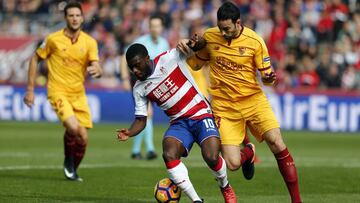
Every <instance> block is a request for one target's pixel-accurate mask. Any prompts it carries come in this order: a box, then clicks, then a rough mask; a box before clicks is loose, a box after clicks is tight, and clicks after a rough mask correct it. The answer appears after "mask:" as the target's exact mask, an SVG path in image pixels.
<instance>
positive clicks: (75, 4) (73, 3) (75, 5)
mask: <svg viewBox="0 0 360 203" xmlns="http://www.w3.org/2000/svg"><path fill="white" fill-rule="evenodd" d="M69 8H78V9H80V11H81V14H82V13H83V11H82V8H81V4H80V3H79V2H77V1H70V2H68V3H67V4H66V6H65V8H64V16H66V15H67V10H68V9H69Z"/></svg>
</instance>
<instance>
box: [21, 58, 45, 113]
mask: <svg viewBox="0 0 360 203" xmlns="http://www.w3.org/2000/svg"><path fill="white" fill-rule="evenodd" d="M40 60H41V58H40V57H39V56H38V55H37V54H36V53H34V55H33V56H32V57H31V60H30V63H29V70H28V82H27V87H26V93H25V96H24V103H25V104H26V105H27V106H28V107H32V106H33V105H34V100H35V95H34V88H35V77H36V69H37V65H38V63H39V61H40Z"/></svg>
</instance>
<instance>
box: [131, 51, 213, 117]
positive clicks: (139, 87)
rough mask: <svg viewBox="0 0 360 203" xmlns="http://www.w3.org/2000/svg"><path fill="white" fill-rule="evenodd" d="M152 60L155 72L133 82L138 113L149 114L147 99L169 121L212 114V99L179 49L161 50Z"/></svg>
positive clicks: (139, 114) (140, 114) (136, 113)
mask: <svg viewBox="0 0 360 203" xmlns="http://www.w3.org/2000/svg"><path fill="white" fill-rule="evenodd" d="M153 63H154V66H153V67H154V70H153V73H152V74H151V75H150V76H149V77H148V78H147V79H146V80H145V81H140V80H138V81H136V83H135V85H134V89H133V94H134V98H135V115H136V116H147V104H148V100H150V101H152V102H155V103H156V104H157V105H158V106H159V107H160V108H161V109H162V110H164V111H165V113H166V114H167V115H168V116H169V118H170V121H174V120H176V119H180V118H191V119H202V118H205V117H210V116H212V112H211V109H210V105H209V103H208V102H207V101H206V99H205V97H204V96H203V95H202V94H201V93H200V91H199V89H198V87H197V86H196V84H195V81H194V79H193V78H192V76H191V73H190V72H189V70H188V69H187V65H186V62H185V59H184V58H183V56H182V55H181V54H180V52H179V51H178V50H176V49H171V50H169V51H167V52H164V53H162V54H160V55H159V56H157V57H156V58H155V59H154V61H153Z"/></svg>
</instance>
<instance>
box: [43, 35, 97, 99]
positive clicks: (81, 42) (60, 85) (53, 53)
mask: <svg viewBox="0 0 360 203" xmlns="http://www.w3.org/2000/svg"><path fill="white" fill-rule="evenodd" d="M36 53H37V54H38V56H39V57H40V58H42V59H47V60H46V63H47V66H48V70H49V71H48V94H52V93H57V92H63V93H70V94H71V93H83V92H85V87H84V80H85V75H86V67H87V66H88V65H89V63H90V62H91V61H98V60H99V56H98V48H97V43H96V41H95V39H93V38H92V37H90V36H89V35H88V34H86V33H85V32H80V35H79V37H78V39H77V41H76V42H75V43H72V42H71V39H70V38H69V37H67V36H65V33H64V29H61V30H59V31H57V32H54V33H52V34H50V35H49V36H48V37H47V38H46V39H45V40H44V42H43V43H42V44H41V45H40V47H39V48H38V49H37V50H36Z"/></svg>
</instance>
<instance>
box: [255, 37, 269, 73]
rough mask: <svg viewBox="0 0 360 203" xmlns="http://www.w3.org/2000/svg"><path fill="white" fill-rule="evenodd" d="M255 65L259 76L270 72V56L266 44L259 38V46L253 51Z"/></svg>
mask: <svg viewBox="0 0 360 203" xmlns="http://www.w3.org/2000/svg"><path fill="white" fill-rule="evenodd" d="M254 60H255V65H256V68H257V69H258V70H259V71H260V73H261V75H263V74H265V73H270V72H271V71H272V70H271V63H270V56H269V52H268V50H267V47H266V44H265V42H264V40H263V39H261V38H260V37H259V46H258V47H257V49H256V51H255V57H254Z"/></svg>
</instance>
